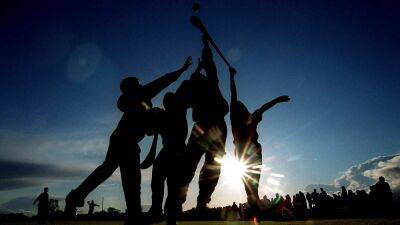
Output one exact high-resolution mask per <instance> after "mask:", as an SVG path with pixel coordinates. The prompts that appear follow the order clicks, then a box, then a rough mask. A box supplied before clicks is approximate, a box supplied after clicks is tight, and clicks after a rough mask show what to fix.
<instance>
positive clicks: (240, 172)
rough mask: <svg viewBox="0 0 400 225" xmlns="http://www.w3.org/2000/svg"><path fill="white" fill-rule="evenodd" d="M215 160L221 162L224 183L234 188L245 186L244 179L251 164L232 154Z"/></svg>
mask: <svg viewBox="0 0 400 225" xmlns="http://www.w3.org/2000/svg"><path fill="white" fill-rule="evenodd" d="M215 160H216V161H217V162H219V163H221V177H222V180H223V185H227V186H228V187H230V188H232V189H240V188H243V179H244V178H245V177H246V176H248V172H249V166H248V165H246V163H245V162H242V161H240V160H238V159H236V158H235V157H234V156H232V155H230V154H227V155H225V156H224V157H223V158H216V159H215Z"/></svg>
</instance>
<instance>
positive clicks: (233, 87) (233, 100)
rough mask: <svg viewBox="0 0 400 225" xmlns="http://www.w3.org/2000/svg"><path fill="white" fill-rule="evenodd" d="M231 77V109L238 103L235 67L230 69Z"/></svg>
mask: <svg viewBox="0 0 400 225" xmlns="http://www.w3.org/2000/svg"><path fill="white" fill-rule="evenodd" d="M229 75H230V77H231V82H230V83H231V84H230V85H231V107H232V105H235V104H236V102H237V91H236V83H235V75H236V70H235V69H234V68H233V67H230V68H229Z"/></svg>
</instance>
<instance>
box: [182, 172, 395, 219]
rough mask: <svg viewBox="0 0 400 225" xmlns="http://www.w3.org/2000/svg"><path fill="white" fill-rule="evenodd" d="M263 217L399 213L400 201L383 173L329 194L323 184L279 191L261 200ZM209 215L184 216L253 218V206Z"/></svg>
mask: <svg viewBox="0 0 400 225" xmlns="http://www.w3.org/2000/svg"><path fill="white" fill-rule="evenodd" d="M260 205H261V207H260V209H261V214H260V217H261V219H262V220H304V219H309V218H313V219H318V218H379V217H385V218H387V217H398V216H399V215H398V211H399V209H400V202H399V201H398V200H397V201H394V200H393V196H392V191H391V190H390V187H389V184H388V183H387V182H385V179H384V178H383V177H380V178H379V181H378V182H377V183H376V184H375V185H372V186H371V187H370V191H369V192H367V191H366V190H355V191H353V190H347V189H346V188H345V187H342V190H341V192H336V193H332V194H328V193H327V192H326V191H325V190H324V189H323V188H320V190H319V191H317V190H316V189H314V190H313V192H312V193H308V192H307V193H306V194H304V193H303V192H301V191H300V192H298V193H296V194H295V195H293V196H290V195H286V196H285V197H283V196H281V195H280V194H276V195H275V197H273V198H268V197H267V196H264V197H263V198H262V199H261V200H260ZM208 215H209V216H208V217H198V216H197V214H196V213H195V210H194V209H193V210H189V211H186V212H185V213H184V214H183V219H184V220H252V219H253V210H252V206H251V205H250V204H249V202H247V203H241V204H239V205H237V204H236V203H235V202H234V203H233V204H232V205H231V206H225V207H218V208H212V209H209V213H208Z"/></svg>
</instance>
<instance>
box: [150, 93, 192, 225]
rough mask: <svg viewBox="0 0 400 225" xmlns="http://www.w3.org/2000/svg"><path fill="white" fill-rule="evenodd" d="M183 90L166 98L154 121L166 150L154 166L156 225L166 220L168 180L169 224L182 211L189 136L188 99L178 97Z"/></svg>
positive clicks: (152, 182)
mask: <svg viewBox="0 0 400 225" xmlns="http://www.w3.org/2000/svg"><path fill="white" fill-rule="evenodd" d="M180 89H181V88H180ZM180 89H178V92H177V93H176V94H174V93H172V92H168V93H166V94H165V96H164V99H163V105H164V108H165V110H161V111H160V113H159V115H158V118H155V119H153V120H152V123H153V124H154V128H155V129H154V132H155V133H159V134H161V137H162V143H163V148H162V149H161V151H160V153H159V154H158V156H157V158H156V159H155V161H154V164H153V172H152V180H151V190H152V193H153V194H152V206H151V208H150V211H149V213H150V215H151V217H152V218H153V222H161V221H162V219H163V213H162V202H163V196H164V182H165V180H167V186H168V197H167V200H166V202H165V212H166V214H167V224H176V218H177V215H178V213H179V212H180V211H181V204H179V201H178V191H179V189H178V188H179V184H178V179H180V170H182V168H181V167H182V163H183V156H184V152H185V149H186V143H185V141H186V138H187V135H188V124H187V120H186V114H187V109H188V103H187V100H186V97H187V96H185V95H180V94H179V93H180V91H179V90H180ZM185 94H186V93H185Z"/></svg>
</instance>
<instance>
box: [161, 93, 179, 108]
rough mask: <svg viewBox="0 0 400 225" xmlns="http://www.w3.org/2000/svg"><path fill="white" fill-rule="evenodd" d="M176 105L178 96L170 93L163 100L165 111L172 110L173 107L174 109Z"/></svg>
mask: <svg viewBox="0 0 400 225" xmlns="http://www.w3.org/2000/svg"><path fill="white" fill-rule="evenodd" d="M175 104H176V96H175V94H174V93H172V92H168V93H166V94H165V95H164V98H163V105H164V108H165V109H170V108H171V107H174V105H175Z"/></svg>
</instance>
